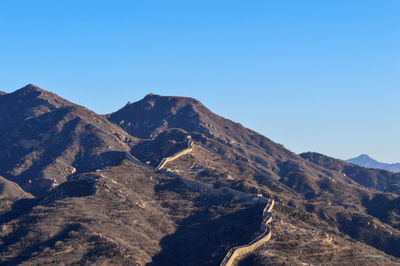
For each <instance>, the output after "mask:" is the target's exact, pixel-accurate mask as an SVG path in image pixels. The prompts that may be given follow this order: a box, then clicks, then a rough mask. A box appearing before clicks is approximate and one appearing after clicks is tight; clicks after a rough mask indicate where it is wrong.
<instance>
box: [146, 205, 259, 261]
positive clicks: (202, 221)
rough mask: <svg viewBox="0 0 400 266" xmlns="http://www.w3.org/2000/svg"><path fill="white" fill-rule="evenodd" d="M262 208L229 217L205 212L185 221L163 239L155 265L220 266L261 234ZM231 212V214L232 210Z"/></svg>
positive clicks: (200, 212)
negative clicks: (232, 252) (229, 254)
mask: <svg viewBox="0 0 400 266" xmlns="http://www.w3.org/2000/svg"><path fill="white" fill-rule="evenodd" d="M259 207H260V206H257V205H255V206H251V207H248V208H246V209H240V210H238V211H236V212H233V213H230V214H223V213H222V214H221V215H215V213H214V212H217V213H218V212H220V213H221V212H223V211H224V208H226V207H222V206H221V205H219V206H217V207H216V208H202V209H200V210H198V211H196V212H195V213H194V214H193V215H191V216H189V217H188V218H186V219H184V220H183V221H182V222H181V223H180V224H179V227H178V229H177V231H176V232H175V233H174V234H171V235H168V236H166V237H164V238H163V239H162V240H161V242H160V244H161V247H162V251H161V252H160V253H159V254H157V255H156V256H154V257H153V258H152V259H153V262H152V263H149V264H148V266H155V265H163V266H167V265H185V266H188V265H202V266H203V265H219V264H220V263H221V261H222V260H223V258H224V257H225V255H226V253H227V251H228V250H229V249H230V248H231V247H233V246H237V245H243V244H247V243H248V242H250V241H251V240H252V239H253V238H254V237H255V235H256V233H258V231H259V229H260V222H261V211H260V208H259ZM231 211H232V210H231Z"/></svg>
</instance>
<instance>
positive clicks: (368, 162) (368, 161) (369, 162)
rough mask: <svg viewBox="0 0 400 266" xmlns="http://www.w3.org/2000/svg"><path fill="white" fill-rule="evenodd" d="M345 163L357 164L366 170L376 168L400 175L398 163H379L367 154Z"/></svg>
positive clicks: (399, 164)
mask: <svg viewBox="0 0 400 266" xmlns="http://www.w3.org/2000/svg"><path fill="white" fill-rule="evenodd" d="M346 162H349V163H353V164H357V165H360V166H363V167H367V168H377V169H383V170H387V171H391V172H394V173H400V163H391V164H390V163H381V162H378V161H377V160H375V159H372V158H371V157H369V156H368V155H367V154H361V155H360V156H358V157H355V158H351V159H348V160H346Z"/></svg>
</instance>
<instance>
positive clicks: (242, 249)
mask: <svg viewBox="0 0 400 266" xmlns="http://www.w3.org/2000/svg"><path fill="white" fill-rule="evenodd" d="M274 204H275V201H274V199H269V200H268V203H267V206H265V208H264V211H263V221H262V223H261V230H263V233H262V234H261V235H259V236H258V237H257V238H256V239H254V240H253V241H251V242H250V243H249V244H247V245H243V246H237V247H233V248H231V249H230V250H229V251H228V253H227V254H226V256H225V258H224V260H223V261H222V262H221V266H231V265H233V263H234V262H235V260H236V259H237V258H238V257H241V256H243V255H246V254H249V253H251V252H253V251H254V250H255V249H256V248H258V247H259V246H261V245H262V244H264V243H265V242H267V241H268V240H269V239H270V238H271V228H270V226H269V225H268V224H269V223H270V222H271V221H272V213H271V212H272V208H273V207H274Z"/></svg>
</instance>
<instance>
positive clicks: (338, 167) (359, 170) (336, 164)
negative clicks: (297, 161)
mask: <svg viewBox="0 0 400 266" xmlns="http://www.w3.org/2000/svg"><path fill="white" fill-rule="evenodd" d="M300 156H301V157H303V158H304V159H307V160H309V161H310V162H313V163H315V164H317V165H320V166H322V167H324V168H327V169H332V170H335V171H338V172H341V173H343V174H344V175H346V176H348V177H349V178H351V179H353V180H354V181H356V182H357V183H359V184H360V185H362V186H364V187H367V188H372V189H376V190H380V191H383V192H391V193H396V194H400V173H392V172H389V171H386V170H380V169H370V168H365V167H362V166H358V165H355V164H351V163H347V162H345V161H342V160H339V159H334V158H331V157H328V156H325V155H323V154H319V153H312V152H308V153H302V154H300Z"/></svg>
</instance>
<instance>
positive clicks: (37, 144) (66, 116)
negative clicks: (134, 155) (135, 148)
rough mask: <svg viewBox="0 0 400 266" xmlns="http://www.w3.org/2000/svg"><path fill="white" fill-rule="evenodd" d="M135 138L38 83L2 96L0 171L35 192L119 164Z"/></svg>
mask: <svg viewBox="0 0 400 266" xmlns="http://www.w3.org/2000/svg"><path fill="white" fill-rule="evenodd" d="M135 142H136V139H135V138H133V137H132V136H130V135H128V134H127V133H126V132H124V131H123V130H122V129H121V128H120V127H118V126H115V125H113V124H112V123H110V122H109V121H107V120H106V119H104V118H103V117H102V116H99V115H97V114H96V113H94V112H92V111H89V110H87V109H86V108H84V107H81V106H78V105H75V104H73V103H70V102H68V101H66V100H64V99H62V98H61V97H58V96H57V95H55V94H52V93H50V92H47V91H44V90H42V89H40V88H38V87H36V86H33V85H27V86H25V87H24V88H22V89H20V90H17V91H15V92H13V93H9V94H6V95H3V96H2V97H1V98H0V161H1V162H2V164H1V166H0V175H2V176H4V177H5V178H7V179H9V180H12V181H14V182H16V183H17V184H19V185H20V186H21V187H22V188H23V189H24V190H26V191H29V192H32V193H34V194H40V193H43V192H44V191H45V190H46V189H48V188H50V187H51V186H54V185H58V184H61V183H62V182H64V181H65V180H66V178H67V177H68V176H70V175H72V174H75V173H81V172H86V171H90V170H95V169H97V168H103V167H105V166H107V165H112V164H114V163H115V162H116V161H118V160H119V159H120V158H122V157H123V154H124V153H125V152H127V151H130V146H132V145H133V144H134V143H135Z"/></svg>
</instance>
